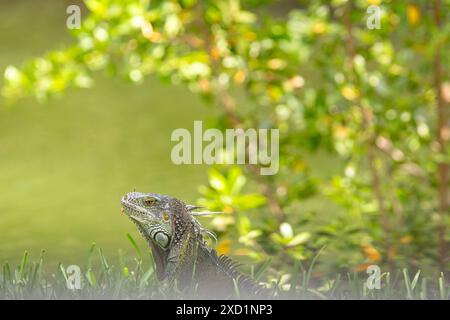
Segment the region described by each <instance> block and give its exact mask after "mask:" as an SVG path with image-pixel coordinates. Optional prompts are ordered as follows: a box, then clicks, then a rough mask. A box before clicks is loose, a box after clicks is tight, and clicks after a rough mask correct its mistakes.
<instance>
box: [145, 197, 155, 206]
mask: <svg viewBox="0 0 450 320" xmlns="http://www.w3.org/2000/svg"><path fill="white" fill-rule="evenodd" d="M143 203H144V205H146V206H148V207H150V206H152V205H154V204H155V203H156V199H153V198H147V199H144V200H143Z"/></svg>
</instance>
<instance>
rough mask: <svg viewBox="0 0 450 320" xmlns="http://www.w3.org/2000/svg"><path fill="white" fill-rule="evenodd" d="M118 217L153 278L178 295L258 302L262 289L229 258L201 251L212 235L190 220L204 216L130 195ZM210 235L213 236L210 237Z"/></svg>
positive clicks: (172, 202)
mask: <svg viewBox="0 0 450 320" xmlns="http://www.w3.org/2000/svg"><path fill="white" fill-rule="evenodd" d="M121 204H122V212H123V213H125V214H126V215H127V216H128V217H129V218H130V219H131V220H132V221H133V222H134V223H135V224H136V225H137V228H138V229H139V232H140V233H141V235H142V236H143V237H144V239H145V240H146V241H147V242H148V244H149V245H150V248H151V250H152V254H153V258H154V261H155V264H156V274H157V277H158V279H160V280H165V281H168V283H170V284H173V283H176V286H177V287H178V288H179V289H182V290H184V289H185V290H189V288H191V289H192V288H193V287H195V288H196V294H197V295H198V297H202V298H229V297H236V294H239V295H240V297H241V298H247V299H249V298H253V297H258V298H261V297H264V296H265V294H266V293H267V291H268V289H266V288H264V287H263V286H261V285H259V284H257V283H256V282H255V281H254V280H253V279H252V278H250V277H248V276H246V275H243V274H242V273H241V272H239V271H238V270H237V265H236V263H234V262H233V261H232V260H231V259H230V258H229V257H227V256H225V255H220V256H219V255H218V254H217V253H216V251H215V250H214V249H211V248H209V247H208V246H207V244H206V242H205V240H204V235H205V234H209V235H212V234H211V233H210V232H209V231H208V230H206V229H205V228H203V227H202V226H201V225H200V223H199V222H198V221H197V219H196V218H195V216H196V215H203V214H208V213H203V212H195V211H194V210H197V209H199V208H200V207H198V206H194V205H187V204H185V203H184V202H183V201H181V200H178V199H175V198H172V197H170V196H166V195H161V194H154V193H141V192H130V193H128V194H126V195H125V196H123V197H122V199H121ZM212 236H213V235H212Z"/></svg>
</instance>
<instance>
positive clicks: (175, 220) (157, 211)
mask: <svg viewBox="0 0 450 320" xmlns="http://www.w3.org/2000/svg"><path fill="white" fill-rule="evenodd" d="M121 204H122V212H123V213H125V214H126V215H127V216H128V217H129V218H130V219H131V220H132V221H133V222H134V223H135V224H136V226H137V228H138V230H139V232H140V233H141V235H142V236H143V237H144V238H145V239H146V240H147V242H148V243H149V245H150V247H151V249H152V252H153V257H154V260H155V263H156V268H157V273H158V277H159V278H160V279H162V278H164V277H165V272H166V267H167V262H168V261H167V260H168V256H169V254H170V252H171V250H172V252H174V250H173V249H174V248H175V247H176V246H179V245H180V243H181V242H182V241H183V239H184V238H185V236H186V235H187V233H190V234H191V235H192V236H197V235H198V234H199V233H201V232H203V230H204V229H203V228H201V226H200V224H199V223H198V222H197V220H196V219H195V218H194V217H193V216H194V215H202V214H211V213H212V212H208V213H195V212H192V210H195V209H198V208H199V207H197V206H193V205H187V204H185V203H184V202H183V201H181V200H178V199H175V198H172V197H169V196H166V195H161V194H156V193H141V192H130V193H127V194H126V195H125V196H123V197H122V199H121ZM191 238H192V237H191Z"/></svg>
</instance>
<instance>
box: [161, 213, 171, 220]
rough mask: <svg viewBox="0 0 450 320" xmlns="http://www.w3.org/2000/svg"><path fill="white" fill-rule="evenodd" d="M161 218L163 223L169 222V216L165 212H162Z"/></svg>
mask: <svg viewBox="0 0 450 320" xmlns="http://www.w3.org/2000/svg"><path fill="white" fill-rule="evenodd" d="M162 218H163V220H164V221H169V218H170V217H169V214H168V213H167V212H164V213H163V215H162Z"/></svg>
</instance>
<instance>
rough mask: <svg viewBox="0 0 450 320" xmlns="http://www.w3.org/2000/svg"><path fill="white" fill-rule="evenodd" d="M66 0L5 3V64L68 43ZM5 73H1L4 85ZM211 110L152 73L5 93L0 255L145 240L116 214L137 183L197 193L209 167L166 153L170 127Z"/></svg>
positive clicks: (0, 116) (59, 256) (1, 15)
mask: <svg viewBox="0 0 450 320" xmlns="http://www.w3.org/2000/svg"><path fill="white" fill-rule="evenodd" d="M68 3H69V2H67V1H39V2H38V1H26V0H23V1H8V2H6V1H3V2H2V3H1V4H0V6H1V7H0V43H1V45H0V48H1V49H0V69H1V70H4V69H5V67H6V66H7V65H8V64H20V63H21V62H22V61H24V60H25V59H27V58H31V57H33V56H35V55H39V54H42V53H44V52H45V51H47V50H48V49H49V48H53V47H60V46H61V45H63V44H70V43H71V41H72V40H71V39H70V36H69V33H68V30H67V28H66V27H65V23H66V14H65V9H66V7H67V5H68ZM1 83H3V79H0V84H1ZM212 114H214V112H213V110H212V109H211V108H206V107H205V106H204V105H203V104H202V103H201V101H200V99H199V98H198V97H197V96H195V95H194V94H192V93H190V92H188V90H187V89H186V88H185V87H183V86H168V85H164V84H162V83H161V82H160V81H159V80H157V79H148V80H146V81H145V83H143V84H141V85H139V86H134V85H130V84H126V83H124V82H123V81H121V80H118V79H112V78H107V77H103V76H101V75H100V76H99V79H98V86H97V87H96V90H75V91H70V92H68V93H67V95H66V96H65V97H64V98H63V99H57V100H53V101H51V102H49V103H47V104H45V105H43V104H39V103H38V102H36V101H35V100H32V99H26V100H23V101H20V102H19V103H18V104H17V105H16V106H14V107H12V108H10V107H8V106H7V105H6V103H5V100H3V99H2V100H1V101H0V260H1V261H10V262H16V261H18V260H19V259H20V257H21V255H22V252H23V251H25V250H28V251H30V254H31V256H32V257H34V258H35V257H37V256H38V255H39V253H40V250H41V249H45V250H46V257H47V261H48V262H50V263H57V262H58V261H64V262H65V263H76V262H77V261H78V262H79V261H80V259H81V258H83V259H84V257H85V256H86V252H87V250H88V248H89V245H90V243H91V242H93V241H95V242H96V243H97V244H98V245H99V246H101V247H102V248H104V250H105V253H107V254H108V255H110V256H111V257H115V256H116V255H117V250H118V248H122V249H123V250H125V251H128V250H129V249H130V250H132V249H131V246H130V244H129V243H128V241H127V239H126V237H125V234H126V233H127V232H129V233H131V234H132V235H133V236H134V238H135V239H137V240H138V241H140V237H139V236H138V235H137V232H136V231H135V228H134V226H133V225H132V224H131V223H130V222H129V221H128V219H127V218H125V217H124V216H122V215H121V214H120V203H119V200H120V197H121V196H122V195H123V194H125V193H126V192H129V191H131V190H133V189H134V188H136V189H137V190H142V191H148V192H150V191H151V192H158V193H165V194H171V195H173V196H176V197H180V198H182V199H185V200H186V201H192V202H195V199H196V198H197V196H198V193H197V185H198V184H200V183H202V182H204V181H205V177H206V175H205V168H204V167H203V166H194V165H192V166H190V165H186V166H176V165H174V164H172V162H171V160H170V151H171V147H172V143H171V141H170V135H171V132H172V131H173V130H174V129H176V128H191V127H192V125H193V120H202V119H207V118H208V116H211V115H212Z"/></svg>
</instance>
